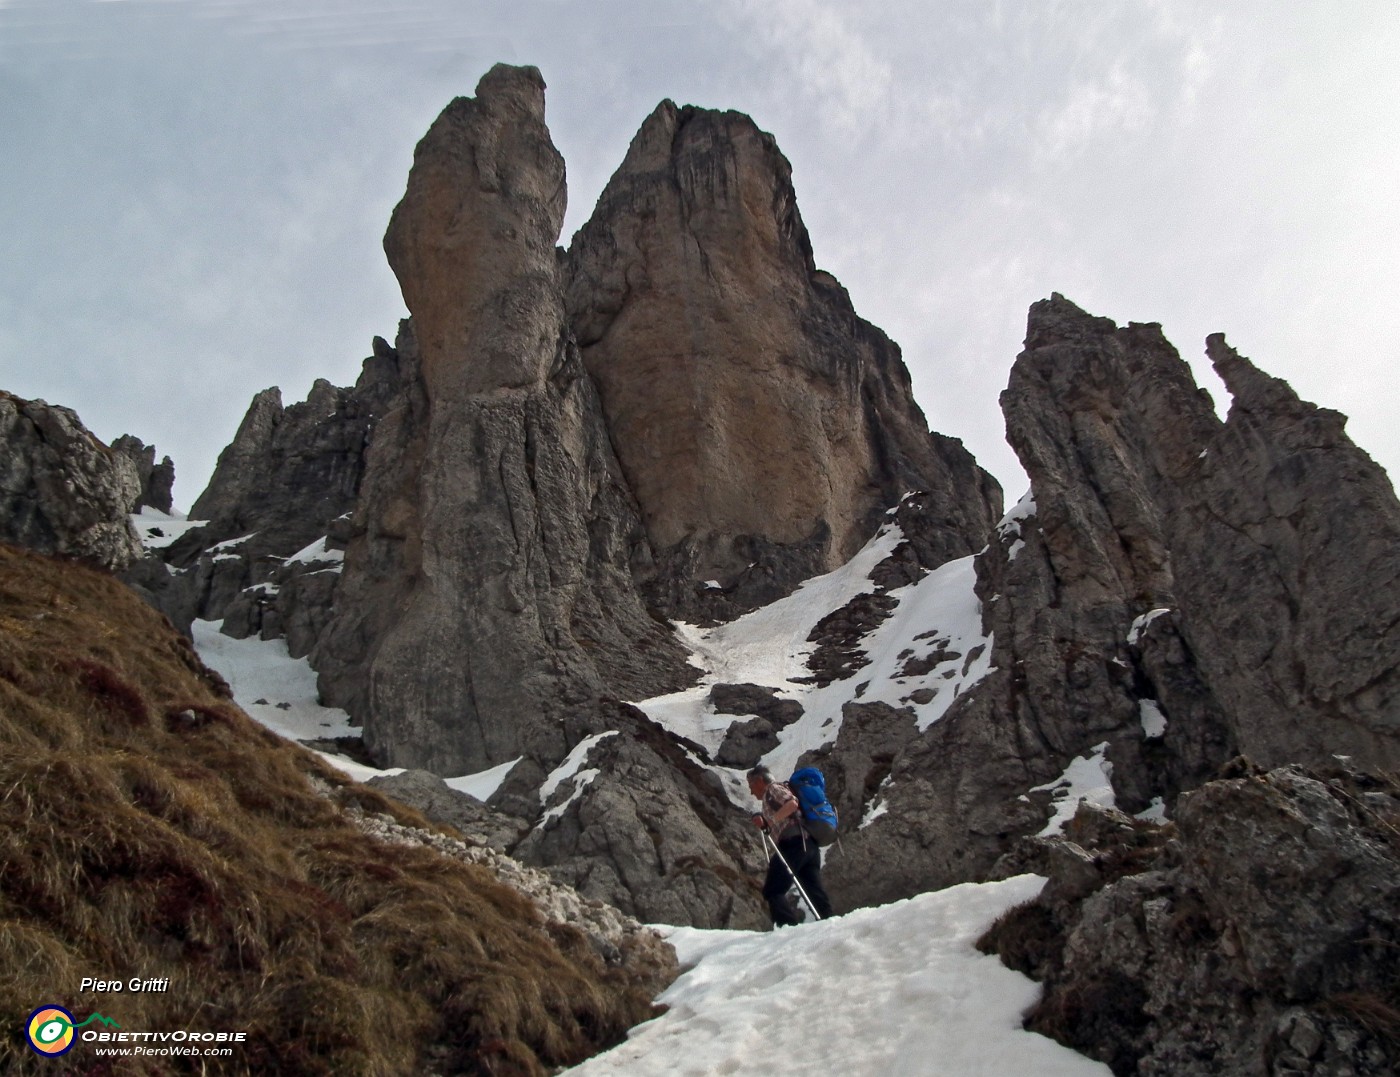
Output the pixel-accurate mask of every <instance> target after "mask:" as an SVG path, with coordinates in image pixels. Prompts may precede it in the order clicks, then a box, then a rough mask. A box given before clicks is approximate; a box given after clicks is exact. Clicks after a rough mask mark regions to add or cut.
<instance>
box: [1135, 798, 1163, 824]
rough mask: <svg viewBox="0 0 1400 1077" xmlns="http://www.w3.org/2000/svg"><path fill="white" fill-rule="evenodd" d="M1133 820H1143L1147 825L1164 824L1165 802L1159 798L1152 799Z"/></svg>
mask: <svg viewBox="0 0 1400 1077" xmlns="http://www.w3.org/2000/svg"><path fill="white" fill-rule="evenodd" d="M1133 818H1134V819H1144V820H1146V821H1147V822H1149V823H1165V822H1166V821H1167V802H1166V801H1165V800H1163V799H1162V798H1161V797H1153V798H1152V803H1151V804H1149V805H1148V806H1147V807H1146V808H1144V809H1143V810H1142V811H1140V812H1138V813H1137V814H1136V815H1135V816H1133Z"/></svg>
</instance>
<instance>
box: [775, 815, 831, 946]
mask: <svg viewBox="0 0 1400 1077" xmlns="http://www.w3.org/2000/svg"><path fill="white" fill-rule="evenodd" d="M778 852H780V853H782V860H780V859H778V857H776V856H774V857H772V858H770V859H769V861H768V877H767V878H766V879H764V880H763V897H764V899H765V900H766V901H767V902H768V912H769V913H770V914H771V915H772V917H773V924H774V926H775V927H785V926H787V925H789V924H800V923H801V922H802V918H801V917H799V916H798V915H797V911H796V910H795V909H794V908H793V907H792V902H790V901H789V900H788V897H787V892H788V887H790V886H791V885H792V877H793V875H796V876H797V881H798V883H799V885H801V887H802V889H803V891H805V892H806V894H807V898H808V900H809V901H811V903H812V904H813V905H815V906H816V908H817V912H818V913H820V914H821V918H822V919H823V920H825V919H826V918H827V917H828V916H830V915H831V899H830V898H828V897H827V896H826V888H825V887H823V886H822V851H821V849H819V848H818V847H817V843H816V842H815V841H813V840H812V839H811V838H807V839H806V840H805V841H804V840H803V838H802V837H801V836H799V837H795V838H785V839H784V840H783V841H781V842H779V843H778ZM783 860H786V861H787V867H783ZM788 868H791V869H792V871H791V872H789V871H788ZM799 900H800V899H799Z"/></svg>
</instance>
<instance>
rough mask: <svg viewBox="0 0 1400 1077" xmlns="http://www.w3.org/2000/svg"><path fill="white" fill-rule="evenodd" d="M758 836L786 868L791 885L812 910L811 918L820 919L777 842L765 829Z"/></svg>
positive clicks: (820, 915) (819, 914)
mask: <svg viewBox="0 0 1400 1077" xmlns="http://www.w3.org/2000/svg"><path fill="white" fill-rule="evenodd" d="M759 836H760V837H762V838H763V847H764V849H765V850H767V849H768V848H770V847H771V848H772V850H773V855H774V856H776V857H777V858H778V863H780V864H781V865H782V866H783V867H784V868H786V869H787V873H788V878H790V879H791V880H792V885H793V886H795V887H797V892H798V893H799V894H801V895H802V900H803V901H804V902H806V903H807V908H809V909H811V910H812V916H813V918H814V919H815V920H820V919H821V918H822V914H821V913H819V912H817V907H816V906H815V905H813V904H812V899H811V898H809V897H808V896H807V891H806V890H803V889H802V884H801V883H800V882H798V881H797V875H796V874H795V873H794V872H793V870H792V868H791V867H789V866H788V862H787V858H786V857H784V856H783V854H782V852H780V851H779V849H778V843H777V842H776V841H774V840H773V839H772V838H770V837H769V836H768V831H766V830H760V831H759Z"/></svg>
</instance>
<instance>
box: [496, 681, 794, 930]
mask: <svg viewBox="0 0 1400 1077" xmlns="http://www.w3.org/2000/svg"><path fill="white" fill-rule="evenodd" d="M606 725H607V726H609V727H610V728H611V729H613V730H615V732H612V733H609V734H607V735H604V736H601V737H599V738H597V739H596V741H594V742H593V743H592V744H591V745H590V746H589V747H588V749H587V753H586V755H585V757H584V758H583V759H582V760H580V768H579V769H578V771H576V772H575V775H574V776H571V777H569V778H567V779H564V780H563V781H561V782H560V783H559V785H558V786H557V787H556V788H554V789H553V790H552V792H551V793H550V795H549V796H548V798H547V800H546V803H545V804H544V805H542V807H544V808H545V809H546V810H545V812H544V815H543V817H542V818H541V819H540V821H539V822H538V823H537V824H536V826H535V827H534V829H533V830H532V831H531V832H530V833H529V834H528V835H526V837H525V838H524V840H523V841H521V842H520V844H518V845H517V846H515V848H514V849H513V850H512V855H513V856H515V857H516V858H518V859H520V860H523V861H525V862H526V863H531V864H540V865H543V866H546V867H547V868H548V870H549V872H550V874H551V875H553V876H554V877H556V878H558V879H560V880H561V881H563V882H565V883H568V884H569V885H570V886H572V887H574V888H575V889H577V890H578V891H579V893H581V894H583V895H584V896H586V897H591V898H597V899H598V900H601V901H605V902H607V903H608V904H610V905H614V906H616V907H617V908H619V909H621V910H623V911H624V912H627V913H629V914H631V915H633V916H636V917H638V918H639V919H641V920H643V921H646V922H649V923H670V924H693V925H695V926H698V927H721V928H736V929H755V928H766V927H767V926H768V923H769V921H768V914H767V909H766V906H765V904H764V902H763V899H762V896H761V894H760V893H759V886H760V883H761V882H762V880H763V873H764V870H765V868H766V865H767V858H766V856H765V855H764V854H763V852H762V847H761V845H760V843H759V840H758V837H757V833H756V832H755V831H754V829H753V827H752V825H751V824H749V822H748V816H747V814H746V813H744V812H741V811H739V810H738V809H736V808H735V807H734V806H733V805H732V804H731V803H730V802H729V800H728V798H727V797H726V796H725V794H724V792H723V788H722V786H721V785H720V782H719V779H718V778H716V777H715V776H714V775H713V774H711V773H709V772H707V771H706V770H704V769H703V768H701V767H700V766H698V765H697V764H696V762H695V761H694V758H693V755H692V753H691V752H687V750H686V746H684V745H682V744H681V743H678V742H677V740H676V738H674V737H672V736H670V735H669V734H667V733H665V732H664V731H663V730H662V729H661V728H660V727H659V726H656V725H655V724H653V723H652V722H651V721H650V720H649V719H647V718H646V716H645V715H643V714H641V712H639V711H636V710H635V709H633V708H629V707H617V708H612V709H611V713H610V714H609V715H608V717H607V722H606ZM689 747H690V748H691V749H692V752H693V748H694V746H689ZM503 792H505V791H504V790H503ZM495 799H496V798H493V803H494V802H495Z"/></svg>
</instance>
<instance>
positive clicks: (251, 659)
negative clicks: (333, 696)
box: [191, 621, 403, 782]
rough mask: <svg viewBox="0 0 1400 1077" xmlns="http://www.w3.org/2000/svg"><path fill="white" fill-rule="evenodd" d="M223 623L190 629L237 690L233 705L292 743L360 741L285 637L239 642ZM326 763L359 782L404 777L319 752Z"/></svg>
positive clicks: (210, 660)
mask: <svg viewBox="0 0 1400 1077" xmlns="http://www.w3.org/2000/svg"><path fill="white" fill-rule="evenodd" d="M222 623H223V622H221V621H195V622H194V624H193V625H192V626H191V634H192V635H193V637H194V646H195V650H196V651H198V652H199V657H200V658H201V659H202V660H203V661H204V664H205V665H207V666H208V667H209V668H210V669H212V670H215V671H216V672H217V673H218V674H219V675H220V676H222V677H223V679H224V680H226V681H227V682H228V685H229V687H230V688H231V689H232V690H233V701H234V702H235V703H237V704H238V705H239V706H240V707H242V708H243V710H244V711H246V712H247V713H248V714H249V715H250V716H251V717H252V718H253V719H254V720H256V721H257V722H259V723H260V724H262V725H265V726H267V728H268V729H270V730H272V731H273V732H274V733H276V734H278V735H279V736H283V737H286V738H287V739H289V740H295V741H306V740H330V739H334V738H337V737H358V736H359V735H360V730H359V728H358V727H357V726H352V725H351V724H350V716H349V715H348V714H346V713H345V712H344V711H343V710H339V709H337V708H335V707H323V706H321V703H320V700H319V696H318V693H317V691H316V672H315V670H313V669H312V668H311V664H310V663H309V662H307V660H306V659H305V658H293V657H291V655H290V654H288V652H287V641H286V640H281V639H272V640H261V639H234V638H233V637H231V636H225V635H224V634H223V633H222V632H220V631H219V627H220V625H221V624H222ZM318 754H319V755H320V756H321V757H322V758H323V759H325V760H326V762H328V763H330V764H331V766H333V767H335V768H336V769H337V770H339V771H340V772H341V773H343V774H346V775H348V776H349V777H350V778H352V779H354V780H355V781H357V782H363V781H368V780H369V779H370V778H374V777H379V776H384V775H391V774H402V773H403V768H402V767H394V768H391V769H389V770H378V769H376V768H374V767H368V766H365V765H363V764H361V763H356V762H353V761H352V760H349V759H346V758H344V757H343V756H338V755H331V754H328V753H326V752H319V753H318Z"/></svg>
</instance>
